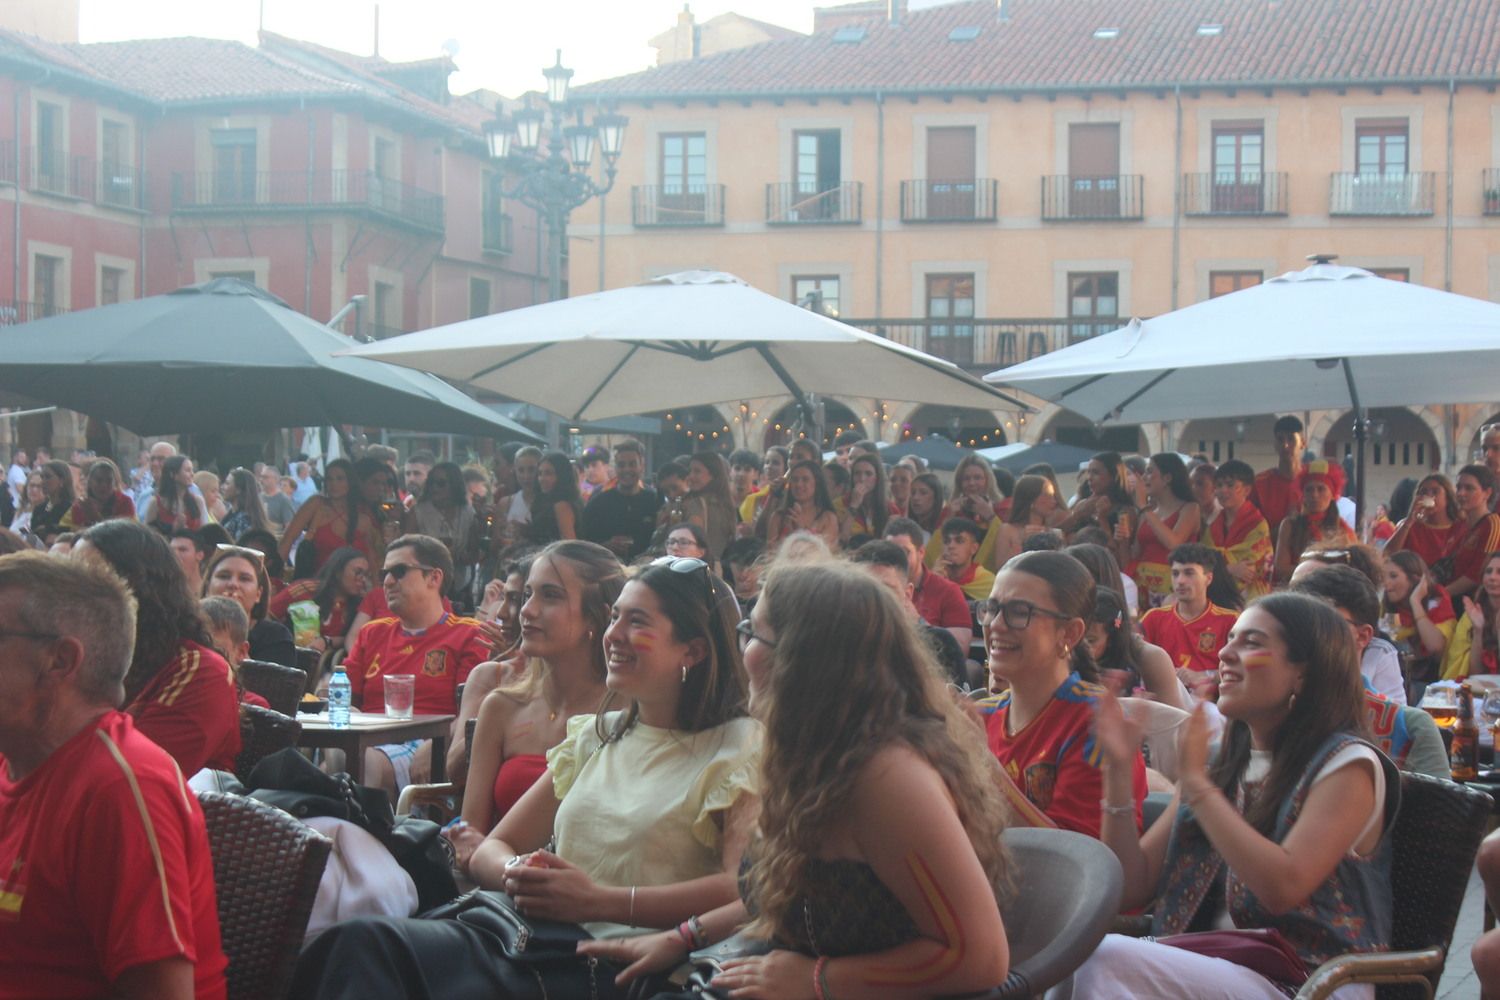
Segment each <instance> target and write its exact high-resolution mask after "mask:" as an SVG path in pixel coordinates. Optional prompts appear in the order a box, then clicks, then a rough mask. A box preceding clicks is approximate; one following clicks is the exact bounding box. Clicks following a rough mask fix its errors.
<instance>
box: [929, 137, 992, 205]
mask: <svg viewBox="0 0 1500 1000" xmlns="http://www.w3.org/2000/svg"><path fill="white" fill-rule="evenodd" d="M974 152H975V132H974V126H972V125H963V126H949V125H945V126H941V127H936V128H929V129H928V130H927V190H926V192H924V193H925V195H926V198H927V204H926V206H925V207H926V212H925V213H924V214H923V216H922V217H923V218H927V219H972V218H974V217H975V216H976V215H977V214H978V213H977V211H976V207H977V206H976V205H975V201H974V191H975V184H974V180H975V178H974V173H975V170H974V162H975V155H974Z"/></svg>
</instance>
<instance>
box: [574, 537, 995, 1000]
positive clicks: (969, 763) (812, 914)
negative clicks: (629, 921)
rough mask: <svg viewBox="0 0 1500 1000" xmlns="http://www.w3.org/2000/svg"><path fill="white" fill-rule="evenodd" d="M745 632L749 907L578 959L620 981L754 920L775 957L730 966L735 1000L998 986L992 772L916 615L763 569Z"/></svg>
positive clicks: (823, 570)
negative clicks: (604, 965)
mask: <svg viewBox="0 0 1500 1000" xmlns="http://www.w3.org/2000/svg"><path fill="white" fill-rule="evenodd" d="M740 636H741V640H740V641H741V646H742V648H743V649H744V658H745V670H746V673H747V674H748V675H749V679H750V699H751V710H752V712H754V714H755V715H757V716H758V717H760V718H761V719H762V720H764V722H765V725H766V744H765V757H764V764H763V769H762V778H761V788H762V794H763V796H764V798H763V800H762V804H761V813H760V818H759V824H758V828H757V830H758V832H757V835H756V838H755V840H754V841H753V842H752V845H751V847H750V848H749V850H748V851H747V857H751V858H753V859H754V861H753V863H752V864H751V866H750V869H749V873H748V878H746V879H744V880H742V888H743V891H744V892H745V895H746V899H745V900H744V901H741V902H738V903H733V904H730V905H729V906H726V907H722V908H721V909H719V910H715V911H713V912H712V913H708V914H705V915H703V916H702V917H701V918H695V919H694V920H692V921H688V922H687V923H685V924H684V925H683V926H682V927H681V928H679V929H678V930H677V931H665V932H662V933H660V934H653V935H647V936H644V937H637V938H630V939H625V940H618V941H610V942H598V943H591V944H586V945H584V946H583V948H582V949H581V950H585V951H587V952H589V953H591V954H594V955H599V956H604V957H608V958H611V959H615V960H617V961H623V962H625V963H627V966H628V967H627V968H626V970H625V971H624V972H623V973H622V974H621V977H620V978H621V981H628V980H629V979H631V978H634V977H636V976H639V975H641V974H643V973H647V972H653V971H658V970H661V969H665V968H670V967H671V966H672V965H673V964H674V963H675V962H676V961H678V960H680V958H681V957H682V955H683V954H684V952H685V951H686V950H688V948H689V947H690V946H691V945H694V944H698V943H704V942H707V941H712V940H717V939H719V938H722V937H725V936H727V935H728V934H730V933H731V932H732V931H734V930H735V929H736V928H738V927H739V926H740V925H741V924H744V923H746V922H747V921H750V920H751V919H752V916H753V922H752V923H751V924H750V926H749V928H748V933H749V934H751V935H752V936H756V937H764V938H769V939H770V940H772V941H774V942H775V945H776V949H775V950H773V951H771V952H769V953H768V954H765V955H758V956H754V957H747V958H740V959H734V960H731V961H728V962H726V963H724V971H723V973H721V974H720V975H719V976H718V977H717V978H716V979H715V981H714V982H715V985H716V986H718V987H719V988H721V989H723V990H724V991H726V992H728V993H729V994H730V995H732V996H735V997H752V998H753V997H764V998H779V997H788V996H806V995H817V996H838V997H857V996H880V997H889V998H898V997H930V996H938V995H943V994H951V993H964V992H971V991H976V990H980V989H985V988H989V987H993V986H995V985H996V984H998V983H1000V982H1002V981H1003V980H1004V979H1005V977H1006V974H1007V971H1008V969H1009V965H1010V956H1009V951H1008V949H1007V947H1006V943H1005V941H1006V938H1005V928H1004V926H1003V924H1002V921H1001V918H1000V908H999V904H998V899H999V898H1000V896H1001V895H1002V893H1003V891H1004V887H1005V884H1006V856H1005V852H1004V850H1003V848H1002V847H1001V844H1000V833H1001V830H1002V829H1003V827H1004V825H1005V820H1004V811H1003V806H1002V805H1001V801H1000V797H999V793H998V791H997V785H996V774H995V764H994V761H993V759H992V758H990V757H988V755H987V754H985V752H984V747H983V746H982V745H981V744H980V742H979V741H978V740H977V739H976V735H977V734H976V733H975V732H974V731H973V725H974V724H973V722H972V721H970V720H969V719H968V718H967V717H966V715H965V712H964V710H963V708H962V706H960V705H959V704H958V703H957V702H956V701H955V700H954V699H953V698H952V697H951V696H950V695H949V693H948V692H947V690H945V688H944V685H943V681H942V676H941V673H940V670H939V668H938V666H937V664H936V663H935V661H934V659H933V654H932V652H931V651H930V649H929V648H928V647H927V645H926V644H925V643H924V642H923V640H922V638H921V637H920V636H919V635H918V634H917V631H916V629H915V628H914V626H913V622H912V619H911V617H910V616H909V615H908V614H905V613H903V610H902V608H901V607H900V606H899V605H898V604H897V602H896V599H895V598H894V596H893V595H892V594H891V593H890V592H889V591H888V590H887V589H886V588H885V587H884V586H882V585H881V584H880V583H879V582H878V581H877V580H876V579H875V578H874V577H873V576H871V575H869V574H868V573H866V572H865V571H863V570H862V569H860V568H859V567H855V566H848V565H844V564H840V563H834V562H819V563H803V564H793V565H784V566H778V567H776V568H774V569H773V570H772V571H771V573H770V576H769V578H768V579H767V582H766V586H765V589H764V591H763V592H762V595H761V598H760V600H759V601H758V602H757V603H756V605H755V610H754V611H753V612H752V614H751V617H750V618H749V619H747V620H746V621H744V622H741V623H740ZM981 942H982V944H981Z"/></svg>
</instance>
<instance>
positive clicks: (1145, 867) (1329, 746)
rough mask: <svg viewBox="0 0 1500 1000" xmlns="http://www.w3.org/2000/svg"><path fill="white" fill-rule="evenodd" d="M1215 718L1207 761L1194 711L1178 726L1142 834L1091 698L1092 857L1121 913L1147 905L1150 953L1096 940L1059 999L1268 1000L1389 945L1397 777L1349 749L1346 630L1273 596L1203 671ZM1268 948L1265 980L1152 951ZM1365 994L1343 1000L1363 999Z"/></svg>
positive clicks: (1202, 724) (1130, 943) (1105, 719)
mask: <svg viewBox="0 0 1500 1000" xmlns="http://www.w3.org/2000/svg"><path fill="white" fill-rule="evenodd" d="M1219 677H1220V680H1219V702H1218V706H1219V709H1220V711H1221V712H1222V713H1223V714H1224V715H1225V717H1227V718H1228V719H1229V725H1228V728H1227V729H1226V730H1225V734H1224V738H1223V740H1222V742H1221V743H1220V744H1219V749H1218V752H1217V755H1215V756H1213V757H1211V756H1210V747H1209V733H1208V723H1207V717H1206V715H1205V714H1204V710H1203V709H1201V708H1200V709H1199V710H1198V711H1197V712H1195V713H1194V714H1193V715H1192V716H1191V717H1190V718H1189V719H1188V721H1187V722H1186V723H1184V727H1183V734H1182V737H1181V739H1180V742H1179V753H1178V773H1179V778H1178V782H1177V793H1176V795H1175V796H1174V798H1173V800H1172V803H1171V805H1170V806H1169V807H1168V808H1167V811H1166V812H1165V813H1164V814H1163V815H1162V816H1161V818H1160V819H1159V820H1158V821H1157V822H1156V823H1153V824H1152V826H1151V829H1150V830H1148V831H1146V833H1145V834H1144V835H1142V834H1141V832H1140V829H1139V827H1138V825H1137V824H1136V823H1135V822H1134V821H1133V819H1132V813H1133V809H1132V808H1131V806H1130V792H1131V781H1130V774H1131V765H1132V761H1133V759H1134V758H1135V757H1136V755H1137V748H1138V747H1139V745H1140V739H1141V731H1140V726H1139V725H1138V724H1137V723H1136V722H1134V721H1132V720H1130V719H1127V718H1126V717H1125V715H1124V713H1123V712H1122V710H1121V708H1120V706H1119V705H1118V704H1117V703H1115V702H1114V701H1113V700H1109V699H1106V700H1105V702H1104V703H1103V704H1102V705H1101V706H1100V711H1099V718H1098V729H1097V732H1098V736H1097V739H1098V743H1099V748H1100V753H1101V755H1102V757H1103V759H1104V772H1105V788H1106V795H1105V796H1104V797H1103V801H1102V803H1101V805H1100V812H1101V813H1102V823H1103V830H1104V837H1103V839H1104V842H1105V843H1106V844H1108V845H1109V846H1110V848H1111V849H1112V850H1113V851H1114V853H1115V855H1116V857H1118V858H1119V859H1120V864H1121V866H1122V868H1123V869H1124V872H1125V893H1124V898H1123V899H1122V900H1121V902H1122V905H1124V906H1127V907H1132V906H1140V905H1143V904H1145V903H1147V902H1149V901H1150V900H1152V899H1155V900H1156V901H1157V902H1156V906H1155V911H1154V915H1153V926H1152V933H1153V934H1154V935H1155V936H1156V937H1155V939H1154V940H1153V939H1144V940H1143V939H1137V938H1124V937H1120V936H1118V935H1113V934H1112V935H1109V936H1108V937H1106V938H1105V939H1104V941H1103V942H1102V943H1101V944H1100V946H1099V947H1098V949H1097V950H1095V952H1094V954H1093V956H1092V957H1090V958H1089V960H1088V961H1087V962H1086V963H1084V965H1083V966H1082V968H1080V969H1079V970H1078V971H1077V972H1076V973H1074V976H1073V981H1072V990H1071V993H1069V991H1067V990H1059V991H1058V995H1062V996H1067V995H1072V996H1077V997H1080V998H1083V997H1096V996H1152V997H1163V998H1171V997H1181V998H1183V1000H1204V998H1216V997H1224V998H1228V997H1234V998H1237V1000H1238V998H1266V1000H1272V998H1276V997H1282V996H1287V995H1290V992H1291V991H1293V990H1295V989H1297V987H1298V986H1300V985H1301V983H1302V981H1303V980H1304V979H1306V977H1307V974H1308V972H1309V971H1311V970H1312V969H1315V968H1317V966H1318V965H1319V964H1320V963H1322V962H1323V961H1325V960H1327V959H1329V958H1332V957H1333V956H1335V955H1342V954H1345V953H1347V952H1362V951H1380V950H1383V949H1384V948H1385V947H1387V946H1388V945H1389V944H1390V934H1391V881H1390V880H1391V850H1390V830H1391V826H1392V823H1393V821H1394V819H1395V816H1396V810H1397V807H1398V805H1399V803H1400V798H1401V783H1400V776H1399V772H1397V770H1396V767H1395V765H1393V764H1392V763H1391V762H1390V760H1388V759H1387V758H1386V757H1385V756H1384V755H1382V754H1381V753H1379V752H1378V751H1377V750H1376V748H1375V747H1374V746H1373V745H1371V744H1370V743H1369V742H1367V741H1366V740H1365V739H1364V738H1363V736H1362V735H1361V734H1362V733H1363V732H1364V731H1365V699H1364V691H1363V687H1362V685H1361V684H1360V673H1359V652H1358V649H1357V648H1356V645H1355V641H1354V637H1353V633H1352V630H1351V629H1350V628H1349V626H1348V624H1347V623H1346V622H1345V620H1344V619H1343V618H1342V617H1340V615H1339V614H1338V612H1337V611H1335V610H1334V608H1333V607H1332V606H1330V605H1329V604H1327V603H1325V602H1323V601H1321V600H1319V599H1317V598H1314V597H1310V596H1306V595H1303V594H1272V595H1271V596H1269V597H1263V598H1261V599H1260V600H1259V601H1257V602H1256V603H1254V604H1252V605H1250V607H1248V608H1247V609H1245V611H1244V612H1242V613H1241V615H1240V617H1239V620H1238V621H1236V623H1235V626H1234V630H1233V631H1232V632H1231V633H1230V638H1229V642H1228V644H1227V645H1225V647H1224V649H1223V650H1222V651H1221V652H1220V654H1219ZM1209 927H1212V928H1216V929H1223V930H1229V929H1246V930H1250V929H1254V930H1260V931H1271V932H1275V933H1277V934H1279V935H1280V936H1281V937H1282V939H1283V940H1284V943H1285V944H1287V945H1288V946H1289V950H1290V951H1291V952H1293V953H1295V960H1292V959H1291V958H1290V956H1288V959H1287V960H1284V961H1283V963H1282V964H1283V966H1284V968H1283V970H1281V973H1280V974H1279V975H1278V976H1277V977H1276V978H1275V979H1274V980H1273V979H1272V978H1268V977H1266V976H1263V975H1261V973H1259V972H1257V971H1255V970H1253V969H1251V968H1248V967H1246V966H1241V965H1237V964H1235V963H1233V962H1231V961H1229V960H1227V959H1223V958H1217V957H1214V956H1213V955H1212V954H1199V953H1196V952H1194V951H1190V950H1188V948H1187V947H1186V945H1185V944H1184V946H1183V947H1173V946H1172V944H1171V943H1170V942H1169V941H1163V939H1162V938H1163V936H1171V935H1178V934H1182V933H1184V932H1186V931H1188V930H1189V929H1190V928H1198V929H1201V928H1209ZM1373 995H1374V989H1373V987H1370V986H1355V987H1345V988H1344V989H1342V990H1340V991H1339V992H1338V994H1337V996H1339V997H1340V998H1341V1000H1343V998H1350V997H1361V996H1363V997H1371V996H1373Z"/></svg>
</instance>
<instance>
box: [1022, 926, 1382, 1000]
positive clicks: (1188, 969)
mask: <svg viewBox="0 0 1500 1000" xmlns="http://www.w3.org/2000/svg"><path fill="white" fill-rule="evenodd" d="M1373 996H1374V987H1373V986H1368V985H1355V986H1345V987H1344V988H1343V989H1340V990H1338V991H1337V992H1336V993H1334V998H1335V1000H1361V998H1371V997H1373ZM1116 998H1118V1000H1282V994H1281V992H1280V991H1278V990H1277V989H1276V987H1274V986H1272V985H1271V984H1270V983H1269V982H1268V981H1266V980H1265V979H1264V978H1262V977H1261V976H1259V975H1257V974H1256V973H1254V972H1251V971H1250V970H1249V969H1246V968H1244V967H1243V966H1239V965H1235V964H1234V963H1233V962H1226V961H1225V960H1224V959H1222V958H1210V957H1209V956H1207V955H1198V954H1195V953H1193V952H1191V951H1184V950H1183V949H1181V948H1173V947H1171V946H1170V945H1165V944H1157V943H1156V942H1155V941H1147V940H1143V939H1141V938H1132V937H1125V936H1123V935H1120V934H1107V935H1105V937H1104V940H1103V941H1101V942H1099V947H1098V948H1097V949H1095V951H1094V953H1093V954H1092V955H1091V956H1089V959H1088V961H1086V962H1084V963H1083V965H1081V966H1080V967H1079V968H1078V970H1077V971H1076V972H1074V973H1073V978H1072V980H1071V982H1063V983H1061V984H1059V985H1058V986H1055V987H1053V988H1052V989H1051V990H1049V991H1047V1000H1116Z"/></svg>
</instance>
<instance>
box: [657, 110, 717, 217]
mask: <svg viewBox="0 0 1500 1000" xmlns="http://www.w3.org/2000/svg"><path fill="white" fill-rule="evenodd" d="M660 152H661V197H660V199H659V200H658V202H657V205H658V206H659V209H660V211H661V213H662V216H663V218H662V221H667V220H673V219H675V220H683V221H685V220H686V219H689V218H691V219H692V220H694V221H696V220H697V219H699V218H701V217H702V214H703V208H704V195H705V193H706V191H707V184H708V137H707V136H705V135H704V134H703V133H702V132H671V133H667V134H666V135H663V136H662V137H661V150H660Z"/></svg>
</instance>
